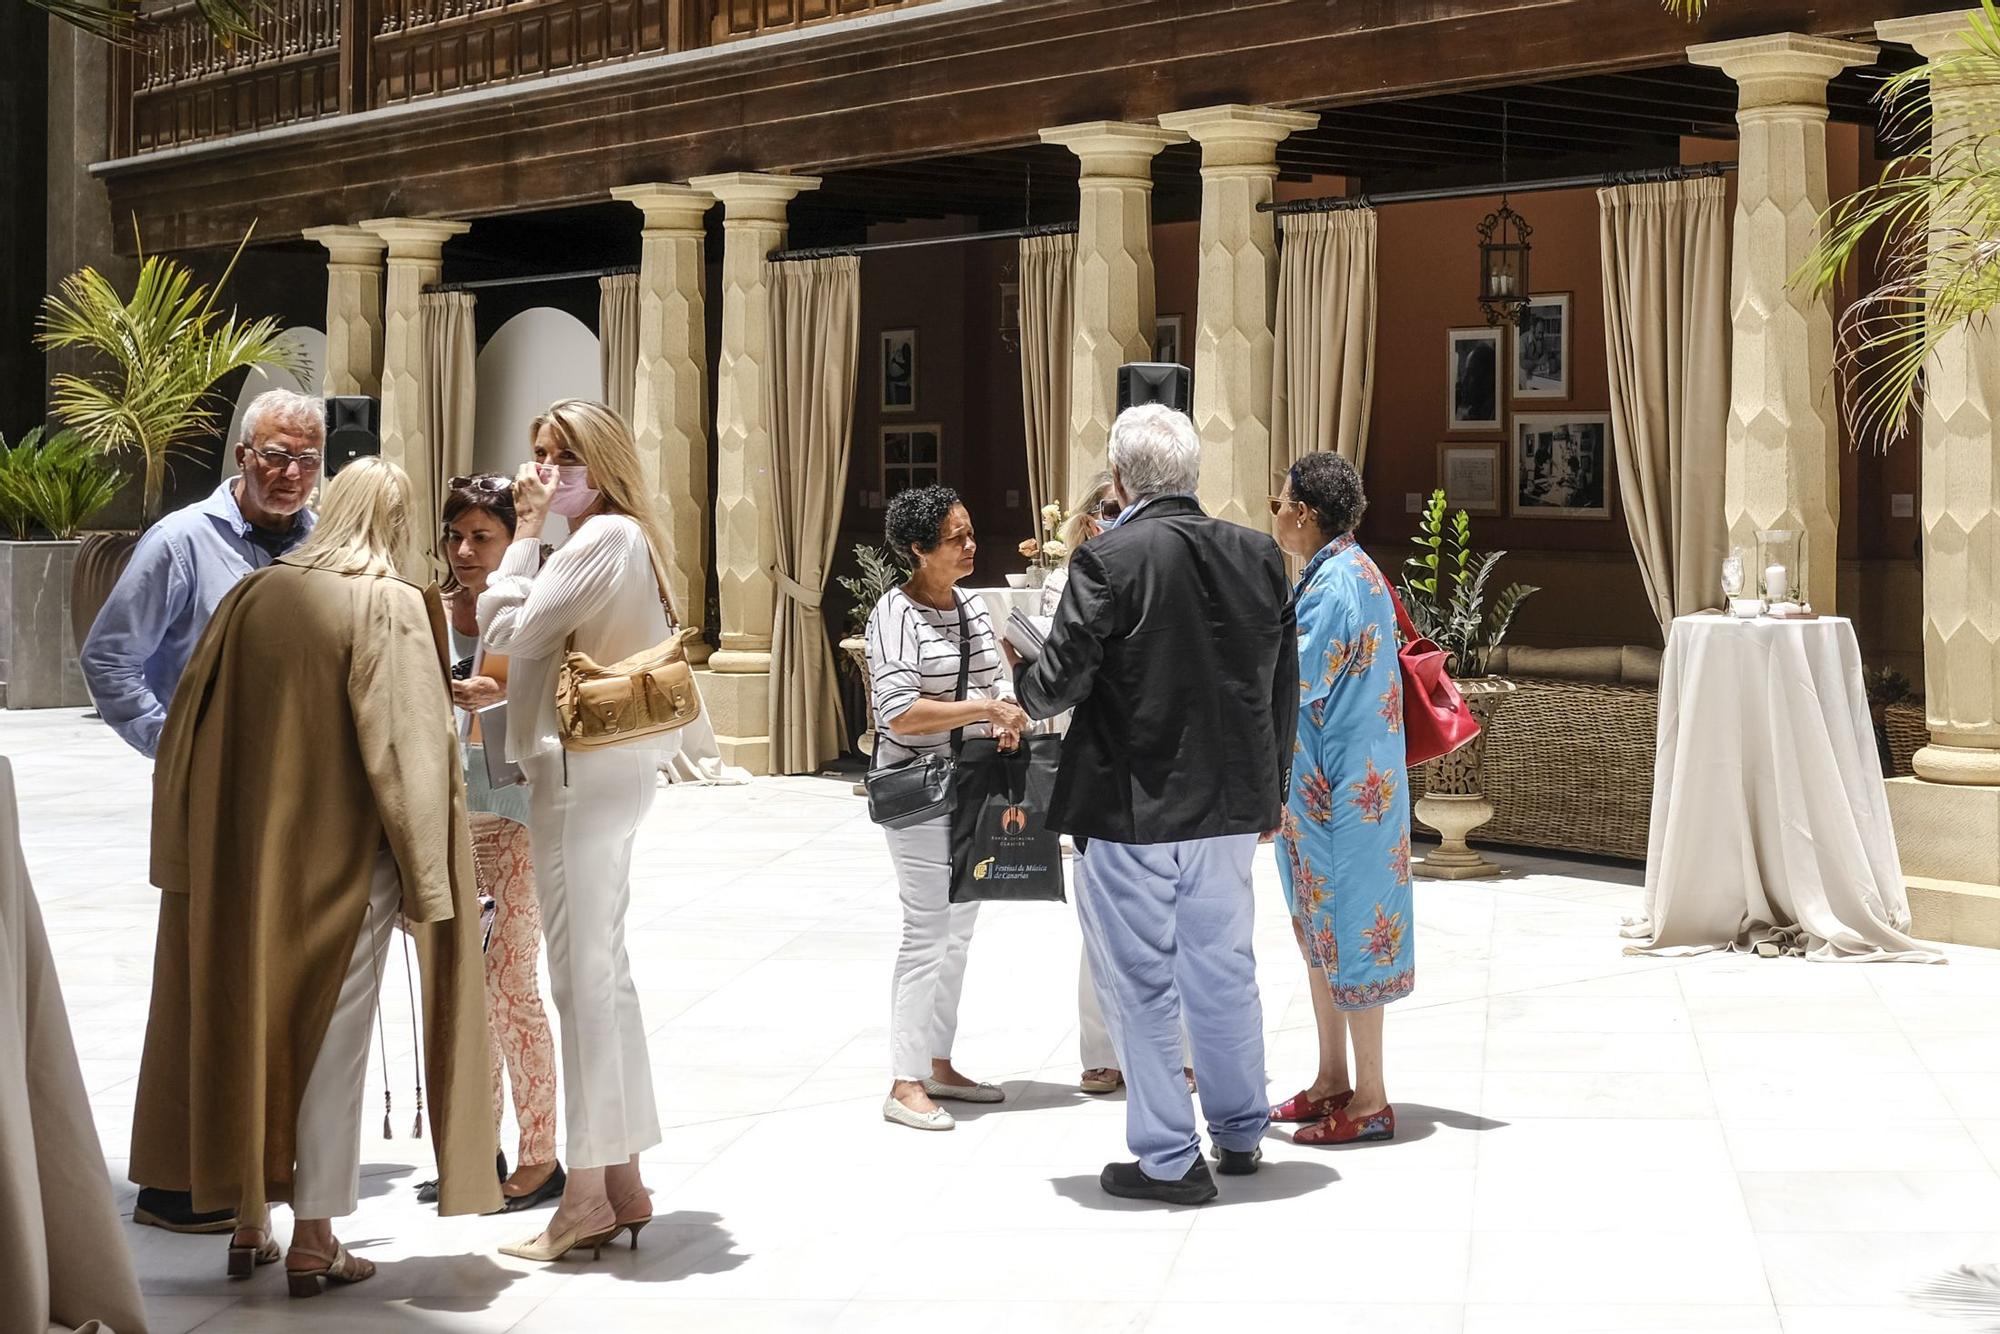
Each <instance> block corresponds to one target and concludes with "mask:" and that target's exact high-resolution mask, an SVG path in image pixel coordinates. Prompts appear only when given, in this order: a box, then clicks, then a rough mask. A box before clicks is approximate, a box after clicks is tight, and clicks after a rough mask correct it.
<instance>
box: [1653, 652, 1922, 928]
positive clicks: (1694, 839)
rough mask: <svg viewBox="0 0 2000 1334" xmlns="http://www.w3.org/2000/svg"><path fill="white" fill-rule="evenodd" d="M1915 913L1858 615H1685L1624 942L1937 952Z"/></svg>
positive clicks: (1663, 705)
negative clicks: (1634, 911)
mask: <svg viewBox="0 0 2000 1334" xmlns="http://www.w3.org/2000/svg"><path fill="white" fill-rule="evenodd" d="M1909 924H1910V904H1909V894H1908V891H1907V890H1906V888H1905V887H1904V884H1903V873H1902V870H1901V863H1900V862H1899V860H1898V858H1897V855H1896V834H1895V830H1894V829H1893V828H1892V827H1891V826H1890V823H1889V803H1888V795H1887V793H1886V792H1885V791H1884V789H1883V785H1882V763H1881V758H1880V756H1879V754H1878V753H1877V751H1876V748H1875V733H1874V728H1873V726H1872V725H1871V723H1870V722H1869V717H1868V700H1867V695H1866V692H1865V690H1864V689H1863V686H1862V681H1861V650H1860V646H1859V645H1858V644H1857V643H1856V642H1855V638H1854V627H1853V625H1852V623H1851V622H1849V621H1848V620H1846V619H1845V618H1843V617H1836V616H1826V617H1821V618H1819V619H1817V620H1787V621H1780V620H1768V619H1760V620H1751V621H1738V620H1732V619H1730V618H1728V617H1725V616H1718V615H1703V616H1683V617H1680V618H1679V619H1677V620H1676V621H1675V622H1674V624H1673V630H1672V633H1671V634H1670V635H1669V636H1668V639H1667V652H1666V658H1665V661H1664V662H1663V663H1662V664H1661V671H1660V730H1659V748H1658V753H1657V755H1656V757H1655V761H1654V769H1653V813H1652V828H1651V834H1650V840H1649V846H1648V851H1647V856H1646V907H1645V915H1644V916H1643V917H1640V918H1637V919H1635V920H1633V921H1630V922H1628V923H1627V924H1626V927H1625V931H1624V934H1625V935H1626V936H1628V937H1632V938H1635V939H1636V940H1637V941H1638V942H1639V943H1638V944H1636V945H1634V946H1631V947H1629V948H1630V950H1631V951H1632V952H1635V953H1636V952H1639V951H1647V952H1655V953H1662V954H1693V953H1699V952H1701V951H1704V950H1720V949H1755V948H1756V947H1758V946H1759V945H1769V946H1775V947H1776V948H1777V949H1778V950H1779V951H1780V952H1783V953H1804V954H1805V955H1806V956H1807V957H1808V958H1813V959H1895V960H1907V961H1912V962H1935V961H1938V960H1939V959H1941V957H1942V956H1941V955H1939V954H1938V953H1936V952H1935V951H1933V950H1931V949H1928V948H1926V947H1925V946H1923V945H1920V944H1919V943H1918V942H1917V941H1915V940H1913V939H1912V938H1911V937H1910V936H1909V935H1908V934H1907V931H1908V928H1909Z"/></svg>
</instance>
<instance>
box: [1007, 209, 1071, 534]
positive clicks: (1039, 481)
mask: <svg viewBox="0 0 2000 1334" xmlns="http://www.w3.org/2000/svg"><path fill="white" fill-rule="evenodd" d="M1075 263H1076V233H1074V232H1068V233H1063V234H1060V235H1056V236H1024V237H1022V238H1021V329H1020V336H1021V418H1022V422H1023V425H1024V426H1025V427H1026V430H1025V432H1024V434H1025V435H1026V437H1027V442H1028V497H1029V499H1030V500H1031V501H1032V502H1033V503H1032V505H1031V506H1030V508H1029V511H1028V512H1029V513H1031V514H1039V513H1040V512H1041V509H1042V506H1044V505H1046V504H1048V503H1049V502H1050V501H1055V502H1057V503H1058V504H1063V505H1067V504H1068V503H1069V495H1068V494H1067V483H1068V480H1069V479H1068V478H1067V477H1065V476H1064V475H1063V474H1064V473H1065V472H1066V471H1067V470H1068V462H1069V361H1070V288H1071V284H1072V282H1073V281H1074V280H1073V278H1072V269H1073V267H1074V266H1075ZM1079 485H1081V481H1080V480H1079Z"/></svg>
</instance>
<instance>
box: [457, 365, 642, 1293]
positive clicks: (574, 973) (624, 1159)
mask: <svg viewBox="0 0 2000 1334" xmlns="http://www.w3.org/2000/svg"><path fill="white" fill-rule="evenodd" d="M533 439H534V451H535V461H534V462H533V463H531V464H527V465H524V466H523V467H522V469H521V472H520V476H519V477H517V478H516V479H515V482H514V507H515V516H516V521H515V529H514V542H513V544H512V545H511V546H509V547H508V549H507V554H506V555H505V556H504V557H503V558H502V559H501V561H500V568H499V570H498V571H497V572H495V573H494V574H493V575H492V576H491V577H490V578H489V579H488V580H487V585H486V591H485V592H484V593H482V594H480V597H479V632H480V636H481V640H482V642H483V643H484V644H485V646H486V647H487V648H488V649H489V650H491V651H492V652H495V653H505V654H507V655H508V657H509V660H510V663H511V670H510V672H509V675H508V680H507V714H508V722H507V755H508V758H510V759H512V760H513V761H514V762H515V763H516V764H518V765H520V767H521V771H522V772H523V773H524V774H525V775H526V776H527V780H528V830H529V834H530V836H531V837H532V839H533V842H534V848H535V859H536V878H537V880H538V882H539V884H538V889H539V892H540V895H541V904H542V933H543V936H544V938H545V939H546V940H547V942H548V965H549V983H550V990H551V991H552V992H553V993H554V995H555V1002H556V1013H557V1014H558V1015H560V1016H561V1018H562V1024H561V1038H562V1043H561V1045H562V1066H563V1070H562V1086H563V1093H564V1099H563V1110H564V1115H565V1118H566V1120H567V1122H568V1125H567V1138H566V1144H565V1152H564V1157H565V1158H567V1159H568V1162H569V1181H568V1184H567V1185H566V1186H565V1188H564V1190H563V1197H562V1204H561V1206H560V1207H559V1208H558V1209H557V1210H556V1214H555V1217H554V1218H552V1219H551V1220H549V1226H548V1229H547V1231H545V1232H543V1233H542V1234H541V1235H540V1236H538V1237H536V1238H535V1239H534V1240H533V1241H530V1242H526V1243H523V1244H521V1245H518V1246H508V1247H503V1248H502V1249H503V1251H504V1253H505V1254H508V1255H516V1256H520V1257H521V1258H523V1259H529V1260H554V1259H557V1258H559V1257H560V1256H562V1255H563V1254H565V1253H567V1252H568V1251H570V1250H573V1249H576V1248H578V1247H583V1248H588V1249H593V1250H594V1249H595V1248H596V1247H599V1246H602V1245H603V1244H604V1243H605V1242H606V1241H608V1240H610V1239H611V1238H613V1237H615V1236H617V1235H618V1234H619V1233H620V1232H623V1231H626V1230H630V1232H631V1234H632V1244H633V1245H634V1246H637V1245H638V1244H639V1229H640V1228H642V1227H644V1226H645V1225H646V1224H647V1223H648V1222H650V1221H651V1220H652V1216H653V1208H652V1198H651V1196H650V1195H649V1194H648V1193H647V1191H646V1187H645V1183H644V1182H642V1181H641V1180H640V1179H639V1154H640V1153H641V1152H642V1151H644V1150H646V1149H650V1148H652V1147H653V1146H654V1145H656V1144H658V1143H659V1142H660V1122H659V1115H658V1113H657V1111H656V1110H655V1108H654V1103H653V1072H652V1066H651V1064H650V1063H649V1061H648V1060H647V1056H646V1025H645V1022H644V1020H643V1019H642V1018H641V1017H640V1014H639V993H638V989H637V988H636V987H635V986H634V985H633V983H632V966H631V961H630V960H629V959H628V958H627V957H626V953H625V913H626V910H627V908H628V907H629V906H630V904H631V900H632V884H631V869H632V839H633V835H634V833H635V832H636V831H637V829H638V827H639V822H640V821H641V820H643V819H644V818H645V816H646V812H647V811H648V810H649V809H650V808H651V807H652V804H653V794H654V792H655V790H656V789H657V787H658V782H659V765H660V760H661V757H662V753H663V751H664V752H671V751H672V750H673V749H674V748H675V747H676V745H677V743H676V742H675V741H674V740H673V738H672V737H671V736H668V737H667V738H665V739H664V740H662V739H659V738H649V739H648V740H647V741H643V742H640V743H637V744H634V745H629V746H618V747H613V748H610V749H605V750H589V751H575V752H568V751H565V750H564V749H563V747H562V743H561V740H560V739H559V735H558V732H557V723H556V705H555V690H556V671H557V668H558V666H559V665H560V664H561V661H562V657H563V654H564V652H565V651H566V649H565V646H566V645H567V644H569V643H570V641H571V640H572V639H573V640H574V646H575V648H576V650H577V651H578V652H580V653H586V654H588V655H590V656H591V657H592V658H594V659H596V660H597V661H598V662H617V661H619V660H620V659H623V658H627V657H630V656H631V655H632V654H634V653H639V652H642V651H643V650H645V649H648V648H651V647H652V646H653V645H655V644H658V643H659V642H660V641H661V640H663V639H665V638H666V637H667V633H668V621H667V614H666V610H665V608H664V607H663V606H662V605H661V600H660V583H659V579H658V576H657V575H656V574H655V571H656V570H664V569H666V568H667V559H666V542H665V538H664V536H663V535H662V532H661V528H660V524H659V520H658V518H657V517H656V516H655V514H654V511H653V505H652V500H651V495H650V492H649V491H648V489H647V487H646V485H645V480H644V475H643V473H642V472H641V469H640V466H639V456H638V452H637V450H636V449H634V447H633V444H632V435H631V432H630V431H629V430H628V429H627V428H626V426H625V423H624V422H623V421H621V420H620V419H619V417H618V416H617V414H615V413H613V412H612V411H611V410H610V409H609V408H606V407H604V406H603V405H602V404H598V403H586V402H583V401H580V400H577V399H565V400H563V401H561V402H559V403H555V404H552V405H551V406H550V408H549V410H548V412H547V413H546V414H544V415H543V416H541V417H539V418H537V419H536V420H535V423H534V427H533ZM551 511H553V512H555V513H557V514H561V515H562V516H564V517H565V518H566V519H568V520H569V525H570V538H569V540H568V541H567V542H565V543H564V544H563V546H562V548H561V549H560V550H559V551H557V552H556V553H555V554H554V555H552V556H550V557H549V558H548V560H547V561H544V560H543V559H542V546H541V536H542V527H543V524H544V522H545V521H546V520H547V517H548V515H549V513H550V512H551Z"/></svg>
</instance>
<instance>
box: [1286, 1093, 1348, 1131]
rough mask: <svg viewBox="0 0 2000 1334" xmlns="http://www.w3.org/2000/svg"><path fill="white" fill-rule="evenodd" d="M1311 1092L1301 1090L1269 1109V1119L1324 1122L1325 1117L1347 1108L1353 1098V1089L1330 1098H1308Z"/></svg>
mask: <svg viewBox="0 0 2000 1334" xmlns="http://www.w3.org/2000/svg"><path fill="white" fill-rule="evenodd" d="M1311 1092H1312V1090H1311V1089H1305V1090H1302V1091H1300V1092H1298V1093H1295V1094H1293V1095H1292V1096H1291V1097H1290V1098H1288V1099H1286V1100H1285V1101H1284V1102H1281V1103H1279V1104H1278V1105H1277V1106H1276V1107H1273V1108H1272V1109H1271V1119H1272V1120H1273V1121H1286V1122H1296V1123H1304V1122H1307V1121H1324V1120H1326V1118H1327V1117H1329V1116H1332V1115H1333V1114H1334V1113H1335V1112H1337V1111H1339V1110H1340V1109H1341V1108H1343V1107H1345V1106H1347V1104H1348V1103H1349V1102H1350V1101H1352V1100H1353V1097H1354V1090H1353V1089H1349V1090H1348V1091H1347V1092H1345V1093H1336V1094H1334V1095H1333V1096H1332V1097H1330V1098H1313V1097H1311V1096H1309V1095H1310V1094H1311Z"/></svg>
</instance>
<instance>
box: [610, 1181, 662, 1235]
mask: <svg viewBox="0 0 2000 1334" xmlns="http://www.w3.org/2000/svg"><path fill="white" fill-rule="evenodd" d="M640 1208H643V1209H645V1211H646V1212H645V1213H643V1214H642V1213H640V1212H639V1209H640ZM611 1211H612V1214H613V1226H612V1229H611V1235H612V1236H613V1237H616V1236H617V1235H618V1234H619V1233H620V1232H630V1233H631V1234H632V1249H633V1250H635V1251H636V1250H638V1249H639V1231H640V1229H641V1228H643V1227H645V1226H646V1224H648V1223H650V1222H652V1221H653V1192H652V1191H650V1190H647V1189H646V1188H645V1187H644V1186H641V1187H639V1189H637V1190H635V1191H633V1192H632V1193H631V1194H630V1195H627V1196H626V1197H625V1198H624V1199H622V1200H620V1201H618V1202H617V1203H616V1204H614V1205H612V1206H611Z"/></svg>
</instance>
